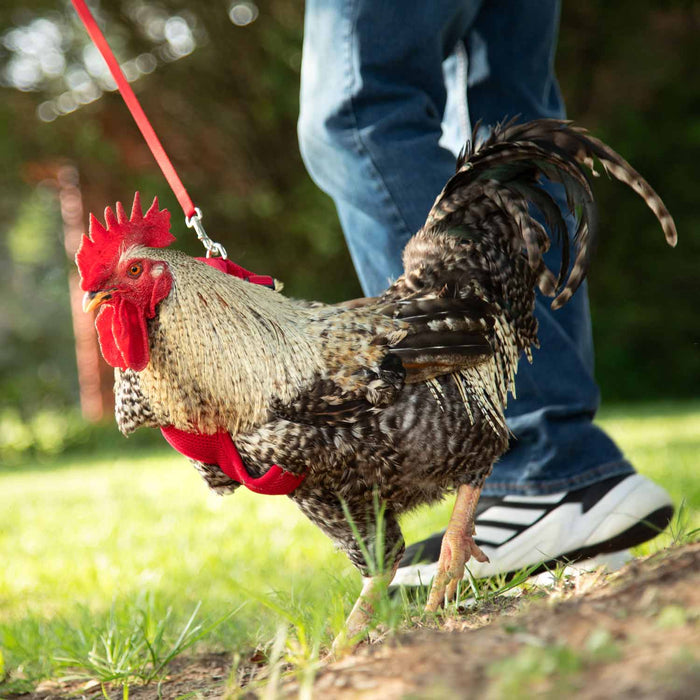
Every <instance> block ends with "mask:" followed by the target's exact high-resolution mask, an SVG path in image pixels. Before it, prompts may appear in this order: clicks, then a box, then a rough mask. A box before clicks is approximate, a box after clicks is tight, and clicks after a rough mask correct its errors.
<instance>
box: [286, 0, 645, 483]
mask: <svg viewBox="0 0 700 700" xmlns="http://www.w3.org/2000/svg"><path fill="white" fill-rule="evenodd" d="M558 24H559V2H558V1H557V0H430V2H426V1H425V0H396V1H395V2H387V1H386V0H385V1H380V0H307V2H306V19H305V26H304V32H305V33H304V51H303V59H302V78H301V111H300V118H299V141H300V146H301V152H302V156H303V158H304V162H305V164H306V167H307V169H308V171H309V173H310V174H311V176H312V178H313V179H314V181H315V182H316V183H317V184H318V185H319V187H321V189H323V190H324V191H325V192H327V193H328V194H329V195H330V196H331V197H332V198H333V200H334V201H335V204H336V207H337V210H338V216H339V218H340V222H341V225H342V227H343V230H344V232H345V236H346V239H347V242H348V246H349V249H350V253H351V255H352V258H353V262H354V264H355V267H356V269H357V272H358V275H359V277H360V281H361V283H362V286H363V289H364V291H365V293H366V294H368V295H376V294H378V293H380V292H381V291H383V290H384V289H385V288H386V286H387V283H388V282H389V280H391V279H395V278H396V277H398V276H399V275H400V274H401V273H402V266H401V252H402V250H403V247H404V246H405V244H406V242H407V241H408V239H409V238H410V236H411V235H413V233H415V232H416V231H417V230H418V229H419V228H420V227H421V226H422V224H423V223H424V221H425V218H426V215H427V213H428V210H429V209H430V207H431V205H432V203H433V201H434V200H435V197H436V196H437V194H438V193H439V192H440V190H441V189H442V187H443V185H444V184H445V182H446V181H447V180H448V179H449V177H450V176H451V175H452V174H453V172H454V169H455V156H456V154H457V153H458V152H459V150H460V149H461V148H462V146H463V145H464V143H465V141H466V140H467V139H468V138H469V137H470V135H471V125H472V124H473V123H475V122H476V121H477V120H478V119H480V120H482V122H483V124H484V125H485V126H488V125H493V124H495V123H497V122H499V121H502V120H503V119H504V118H505V117H507V116H515V115H520V118H521V119H522V120H528V119H535V118H538V117H559V118H563V117H564V116H565V112H564V105H563V102H562V99H561V95H560V93H559V88H558V85H557V81H556V78H555V76H554V72H553V61H554V53H555V46H556V38H557V30H558ZM554 248H555V246H553V249H552V250H551V251H550V253H549V254H548V255H550V256H552V259H553V264H555V265H556V263H557V260H556V254H557V251H556V250H555V249H554ZM555 269H556V268H555ZM549 303H550V300H548V299H545V298H543V297H541V296H538V299H537V303H536V311H535V313H536V316H537V319H538V321H539V337H540V344H541V349H540V350H535V351H534V362H533V364H532V365H530V364H529V363H528V362H527V360H525V359H523V360H522V361H521V363H520V366H519V371H518V375H517V380H516V389H517V397H518V398H517V400H513V399H512V398H511V400H510V402H509V405H508V408H507V411H506V416H507V418H508V425H509V427H510V429H511V431H512V432H513V439H512V440H511V444H510V448H509V450H508V452H507V453H506V454H505V455H503V457H502V458H501V459H500V460H499V461H498V463H497V464H496V466H495V468H494V470H493V473H492V474H491V476H490V477H489V479H488V480H487V482H486V485H485V488H484V493H485V494H488V495H494V496H495V495H505V494H515V493H525V494H546V493H552V492H556V491H563V490H569V489H571V488H572V487H579V486H585V485H588V484H591V483H594V482H596V481H599V480H601V479H604V478H607V477H611V476H615V475H618V474H625V473H631V472H632V471H633V468H632V466H631V465H630V464H629V462H627V461H626V460H625V459H624V457H623V455H622V453H621V452H620V450H619V449H618V447H617V446H616V445H615V444H614V443H613V442H612V440H611V439H610V438H609V437H608V436H607V435H606V434H605V433H604V432H603V431H602V430H600V429H599V428H598V427H596V426H595V425H593V422H592V421H593V417H594V415H595V412H596V410H597V408H598V404H599V391H598V387H597V385H596V383H595V380H594V378H593V343H592V338H591V325H590V315H589V309H588V296H587V291H586V287H585V285H583V286H582V287H581V288H580V289H579V291H578V293H577V294H576V295H574V297H573V299H572V300H571V301H570V302H569V303H568V304H567V305H566V306H565V307H564V308H563V309H560V310H558V311H556V312H552V311H551V309H550V308H549Z"/></svg>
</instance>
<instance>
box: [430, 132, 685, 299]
mask: <svg viewBox="0 0 700 700" xmlns="http://www.w3.org/2000/svg"><path fill="white" fill-rule="evenodd" d="M475 131H476V129H475ZM596 160H597V161H598V162H599V163H600V165H601V167H602V168H603V169H604V170H605V171H606V172H607V173H609V174H610V175H612V176H613V177H615V178H616V179H618V180H620V181H621V182H624V183H626V184H627V185H629V186H630V187H631V188H632V189H633V190H634V191H635V192H636V193H637V194H638V195H639V196H640V197H642V198H643V199H644V201H645V202H646V203H647V206H649V208H650V209H651V210H652V211H653V212H654V214H655V215H656V217H657V218H658V220H659V223H660V224H661V227H662V229H663V231H664V234H665V236H666V240H667V241H668V243H669V245H672V246H675V245H676V241H677V233H676V227H675V224H674V222H673V219H672V217H671V215H670V214H669V212H668V210H667V209H666V207H665V205H664V203H663V202H662V200H661V198H660V197H659V196H658V195H657V194H656V192H655V191H654V190H653V189H652V188H651V186H650V185H649V184H648V183H647V182H646V180H644V178H643V177H642V176H641V175H640V174H639V173H638V172H637V171H636V170H634V168H632V166H631V165H630V164H629V163H627V161H625V160H624V158H622V157H621V156H620V155H619V154H617V153H616V152H615V151H613V150H612V149H611V148H609V147H608V146H607V145H606V144H604V143H603V142H602V141H600V140H598V139H596V138H595V137H593V136H591V135H590V134H589V133H588V132H587V131H586V130H585V129H583V128H581V127H577V126H574V125H573V124H572V123H571V122H568V121H562V120H557V119H540V120H536V121H531V122H527V123H524V124H517V123H515V121H514V120H511V121H509V122H507V123H504V124H500V125H498V126H496V127H495V128H494V129H493V131H492V132H491V134H490V136H489V137H488V138H487V139H486V140H484V141H483V142H481V143H478V144H472V143H468V144H467V147H466V149H465V151H464V152H463V153H462V155H461V156H460V159H459V161H458V167H457V173H456V174H455V175H454V176H453V177H452V178H451V179H450V180H449V182H448V183H447V185H446V186H445V188H444V189H443V191H442V192H441V194H440V195H439V197H438V198H437V200H436V201H435V204H434V205H433V208H432V210H431V212H430V214H429V216H428V220H427V222H426V225H425V227H424V230H428V229H429V230H437V231H446V230H450V229H454V228H463V227H464V226H465V225H466V226H467V227H468V228H469V229H472V230H474V231H479V230H480V229H481V230H484V229H486V228H489V227H493V226H494V225H499V224H498V223H497V222H498V221H500V222H501V224H500V225H499V229H500V231H501V232H502V233H503V235H504V236H507V237H508V240H507V241H505V243H506V245H507V246H508V247H509V248H510V250H511V251H512V252H513V253H520V252H521V251H523V252H524V253H525V254H526V255H527V259H528V262H529V266H530V267H531V268H532V270H533V271H534V272H535V276H536V279H537V284H538V286H539V287H540V289H541V290H542V292H543V293H545V294H547V295H549V296H555V295H556V297H555V299H554V300H553V302H552V308H558V307H560V306H562V305H563V304H565V303H566V302H567V301H568V300H569V298H570V297H571V296H572V295H573V294H574V292H575V291H576V289H578V287H579V285H580V284H581V282H582V281H583V279H584V278H585V276H586V274H587V272H588V269H589V265H590V256H591V251H592V249H593V245H594V241H595V236H596V233H597V215H596V207H595V203H594V198H593V192H592V190H591V184H590V179H589V175H588V173H587V172H586V170H589V171H590V172H591V173H592V174H593V175H597V174H598V173H597V172H596V171H595V161H596ZM543 177H545V178H547V179H549V180H551V181H554V182H558V183H561V184H562V185H563V188H564V192H565V197H566V202H567V207H568V209H569V211H570V212H571V213H572V214H573V216H574V218H575V220H576V231H575V233H574V236H573V251H572V250H570V243H569V236H568V233H567V226H566V223H565V220H564V216H563V213H562V211H561V209H560V207H559V205H558V204H557V202H556V201H555V199H554V198H553V197H552V196H551V194H550V193H549V192H548V190H547V189H545V188H543V187H542V178H543ZM531 205H532V206H534V207H535V208H536V209H537V210H539V212H540V214H541V215H542V218H543V220H544V222H545V226H546V228H547V230H548V231H549V234H548V233H547V231H546V230H545V229H544V228H543V226H542V225H541V224H540V223H539V222H538V221H537V220H536V219H535V218H533V216H532V209H531ZM494 211H496V212H497V213H498V216H494ZM503 222H506V223H507V224H508V225H503ZM513 224H515V225H513ZM550 235H551V236H554V237H555V238H557V239H559V242H560V248H561V255H562V260H561V266H560V269H559V272H558V275H557V276H556V277H555V275H554V274H553V273H552V272H551V271H550V270H549V269H548V268H547V267H546V266H545V264H544V260H543V254H544V253H545V252H546V251H547V249H548V248H549V245H550V239H549V236H550Z"/></svg>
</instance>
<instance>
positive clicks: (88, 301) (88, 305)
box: [83, 289, 112, 313]
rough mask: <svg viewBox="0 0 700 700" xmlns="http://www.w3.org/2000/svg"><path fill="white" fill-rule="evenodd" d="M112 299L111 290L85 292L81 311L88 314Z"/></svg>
mask: <svg viewBox="0 0 700 700" xmlns="http://www.w3.org/2000/svg"><path fill="white" fill-rule="evenodd" d="M111 298H112V290H111V289H110V290H108V291H106V292H85V296H83V311H84V312H85V313H88V311H92V310H93V309H96V308H97V307H98V306H99V305H100V304H102V303H104V302H105V301H107V300H109V299H111Z"/></svg>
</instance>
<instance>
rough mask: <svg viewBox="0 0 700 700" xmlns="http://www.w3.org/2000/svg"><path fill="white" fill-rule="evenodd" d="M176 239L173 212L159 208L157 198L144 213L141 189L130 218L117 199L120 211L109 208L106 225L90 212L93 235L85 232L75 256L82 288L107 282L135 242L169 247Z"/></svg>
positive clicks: (90, 231) (150, 246)
mask: <svg viewBox="0 0 700 700" xmlns="http://www.w3.org/2000/svg"><path fill="white" fill-rule="evenodd" d="M174 240H175V237H174V236H173V235H172V234H171V233H170V212H169V211H168V210H167V209H163V210H160V209H159V207H158V198H157V197H155V198H154V199H153V204H151V206H150V208H149V209H148V211H147V212H146V213H145V214H144V213H143V211H142V209H141V197H140V195H139V193H138V192H137V193H136V194H135V195H134V204H133V206H132V208H131V215H130V216H129V217H128V218H127V215H126V211H125V210H124V207H123V205H122V203H121V202H117V206H116V214H115V212H114V211H112V209H111V208H110V207H107V208H106V209H105V225H102V223H101V222H100V221H99V220H98V219H97V218H96V217H95V216H94V215H93V214H90V230H89V234H88V235H85V234H83V237H82V240H81V243H80V248H79V249H78V253H77V254H76V256H75V261H76V263H77V265H78V270H79V271H80V277H81V287H82V289H83V290H84V291H95V290H97V289H99V288H100V287H101V286H102V285H103V284H105V282H106V280H107V279H108V278H109V275H110V273H111V272H112V270H113V268H114V265H115V264H116V262H117V261H118V260H119V256H120V255H121V253H122V252H123V251H124V250H126V249H127V248H129V247H131V246H133V245H141V246H145V247H148V248H166V247H167V246H169V245H170V244H171V243H172V242H173V241H174Z"/></svg>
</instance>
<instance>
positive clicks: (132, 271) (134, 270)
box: [127, 263, 143, 277]
mask: <svg viewBox="0 0 700 700" xmlns="http://www.w3.org/2000/svg"><path fill="white" fill-rule="evenodd" d="M142 272H143V265H141V263H134V264H133V265H131V266H130V267H129V271H128V272H127V274H128V275H129V277H138V276H139V275H140V274H141V273H142Z"/></svg>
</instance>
